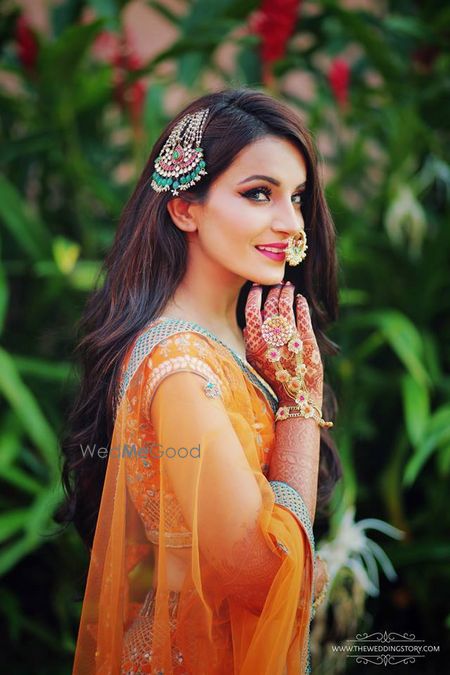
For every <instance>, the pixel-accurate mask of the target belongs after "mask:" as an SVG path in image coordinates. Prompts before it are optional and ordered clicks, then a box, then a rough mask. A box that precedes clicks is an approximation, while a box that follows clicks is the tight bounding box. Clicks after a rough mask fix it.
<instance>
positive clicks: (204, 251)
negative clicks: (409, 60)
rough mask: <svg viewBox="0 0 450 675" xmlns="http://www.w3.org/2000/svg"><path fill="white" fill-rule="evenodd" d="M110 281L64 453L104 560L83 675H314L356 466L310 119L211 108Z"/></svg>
mask: <svg viewBox="0 0 450 675" xmlns="http://www.w3.org/2000/svg"><path fill="white" fill-rule="evenodd" d="M306 236H308V245H307V244H306ZM307 248H308V251H309V253H308V255H306V249H307ZM303 260H304V262H303ZM300 262H303V264H302V265H300V266H299V263H300ZM104 271H105V279H104V284H103V286H102V288H101V289H100V290H97V291H96V293H95V294H93V295H92V297H91V299H90V301H89V303H88V306H87V309H86V313H85V316H84V319H83V324H82V329H83V331H84V333H85V335H84V337H83V339H82V340H81V341H80V344H79V348H78V349H79V351H80V353H81V355H82V365H83V368H84V373H83V378H82V386H81V389H80V395H79V399H78V401H77V403H76V405H75V407H74V410H73V412H72V415H71V420H70V428H71V431H70V433H69V434H68V435H67V438H66V439H65V442H64V443H63V450H64V452H65V455H66V462H65V467H64V473H63V476H64V481H65V487H66V490H67V492H68V496H69V499H68V503H67V507H66V513H65V514H60V518H61V519H65V520H66V521H68V520H73V521H74V522H75V524H76V526H77V528H78V530H79V531H80V533H81V535H82V537H83V539H84V540H85V542H86V543H87V545H88V547H89V549H90V552H91V560H90V566H89V572H88V578H87V584H86V590H85V596H84V602H83V608H82V615H81V621H80V628H79V634H78V641H77V648H76V654H75V662H74V670H73V673H74V674H75V675H87V674H89V673H102V674H103V673H105V674H106V673H108V674H110V673H111V674H112V673H114V674H116V673H117V674H119V673H120V674H121V675H123V674H125V673H166V674H167V673H174V674H181V673H189V674H195V675H200V674H201V675H203V674H206V673H208V674H209V673H211V674H212V675H215V674H222V673H224V674H225V673H227V675H229V674H230V673H239V674H241V675H243V674H248V675H250V674H251V675H254V674H255V673H258V674H262V673H267V675H269V674H270V675H276V674H278V673H279V674H280V675H281V674H282V673H287V674H288V675H291V674H294V673H304V672H309V669H310V664H309V659H310V654H309V642H308V639H309V624H310V620H311V618H312V603H313V599H314V596H317V595H318V594H320V591H323V590H324V586H325V584H324V581H325V570H324V569H323V567H322V566H321V564H320V563H319V562H315V561H314V536H313V530H312V523H313V521H314V517H315V512H316V503H318V505H319V507H320V508H321V510H322V511H323V509H324V507H325V505H326V503H327V502H328V500H329V497H330V495H331V492H332V489H333V487H334V485H335V483H336V481H337V480H338V478H339V477H340V472H341V469H340V464H339V460H338V457H337V454H336V451H335V449H334V446H333V443H332V441H331V438H330V435H329V432H328V431H327V429H328V427H329V426H332V422H330V421H329V419H328V418H329V416H330V414H331V412H332V411H331V404H332V403H333V400H332V395H331V392H330V391H329V390H327V389H326V390H325V392H326V393H327V397H326V401H323V393H324V388H323V366H322V360H321V351H322V352H324V353H329V354H333V353H335V352H336V351H337V347H336V345H334V344H333V343H332V342H330V341H329V340H328V339H327V338H326V337H325V335H324V333H323V329H324V327H325V326H326V324H327V323H329V322H330V321H331V320H334V319H335V318H336V315H337V290H336V260H335V234H334V228H333V224H332V220H331V217H330V214H329V212H328V209H327V206H326V203H325V199H324V196H323V191H322V188H321V185H320V181H319V178H318V173H317V160H316V156H315V152H314V149H313V144H312V141H311V139H310V137H309V135H308V133H307V131H306V130H305V128H304V126H303V124H302V122H301V120H300V119H299V118H298V117H297V115H295V114H294V112H293V111H291V110H290V109H289V108H288V107H287V106H285V105H283V104H281V103H280V102H278V101H276V100H274V99H273V98H271V97H270V96H267V95H265V94H263V93H260V92H257V91H251V90H247V89H238V90H226V91H223V92H219V93H214V94H211V95H208V96H204V97H202V98H200V99H198V100H196V101H194V102H193V103H191V104H190V105H189V106H188V107H187V108H186V109H185V110H183V111H182V112H181V113H180V114H179V115H178V116H177V117H176V118H175V119H174V120H173V121H172V122H171V124H170V125H169V126H168V128H167V129H166V130H165V131H164V132H163V133H162V135H161V136H160V138H159V139H158V141H157V142H156V144H155V147H154V149H153V151H152V154H151V156H150V158H149V161H148V163H147V165H146V167H145V169H144V171H143V173H142V176H141V178H140V180H139V183H138V185H137V187H136V189H135V191H134V193H133V195H132V196H131V198H130V200H129V202H128V204H127V206H126V207H125V209H124V212H123V215H122V218H121V222H120V225H119V228H118V231H117V235H116V239H115V242H114V245H113V247H112V249H111V252H110V253H109V255H108V257H107V259H106V263H105V270H104ZM283 280H284V281H286V283H282V282H283ZM263 291H264V295H265V294H266V292H267V291H268V293H267V297H266V298H265V301H264V304H263V300H262V296H263ZM297 291H298V292H297ZM300 291H301V292H302V294H300ZM306 298H308V300H309V305H308V301H307V299H306ZM262 305H263V306H262ZM309 306H310V307H311V316H310V309H309ZM313 324H314V330H313ZM244 326H245V328H244ZM175 375H176V376H175ZM169 376H170V377H169ZM322 407H323V409H322ZM322 414H325V418H326V419H324V417H322ZM320 450H322V453H321V454H322V462H321V463H320V467H319V456H320ZM319 468H320V471H319ZM318 482H319V485H318ZM315 568H316V571H315V573H314V570H315Z"/></svg>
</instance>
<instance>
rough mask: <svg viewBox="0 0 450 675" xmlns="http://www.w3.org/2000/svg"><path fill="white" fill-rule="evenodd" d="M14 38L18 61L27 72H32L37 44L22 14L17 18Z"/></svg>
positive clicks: (36, 55)
mask: <svg viewBox="0 0 450 675" xmlns="http://www.w3.org/2000/svg"><path fill="white" fill-rule="evenodd" d="M15 39H16V44H17V55H18V57H19V61H20V63H21V64H22V66H23V67H24V68H25V70H27V71H28V72H30V73H31V72H34V69H35V66H36V62H37V57H38V52H39V45H38V41H37V39H36V36H35V33H34V32H33V31H32V30H31V27H30V24H29V23H28V21H27V19H26V17H25V16H24V15H23V14H21V15H20V16H19V18H18V19H17V23H16V29H15Z"/></svg>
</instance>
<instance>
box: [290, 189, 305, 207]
mask: <svg viewBox="0 0 450 675" xmlns="http://www.w3.org/2000/svg"><path fill="white" fill-rule="evenodd" d="M296 197H298V201H294V204H299V205H300V206H301V205H302V204H303V192H296V193H295V195H292V200H295V198H296Z"/></svg>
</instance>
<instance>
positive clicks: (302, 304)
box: [295, 293, 314, 339]
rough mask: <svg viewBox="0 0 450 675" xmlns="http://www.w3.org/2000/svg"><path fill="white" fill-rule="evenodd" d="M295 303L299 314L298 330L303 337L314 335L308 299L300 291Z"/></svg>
mask: <svg viewBox="0 0 450 675" xmlns="http://www.w3.org/2000/svg"><path fill="white" fill-rule="evenodd" d="M295 305H296V314H297V330H298V332H299V334H300V337H301V338H302V339H306V338H311V337H314V331H313V327H312V323H311V315H310V313H309V305H308V301H307V299H306V298H305V297H304V296H303V295H301V294H300V293H298V294H297V295H296V298H295Z"/></svg>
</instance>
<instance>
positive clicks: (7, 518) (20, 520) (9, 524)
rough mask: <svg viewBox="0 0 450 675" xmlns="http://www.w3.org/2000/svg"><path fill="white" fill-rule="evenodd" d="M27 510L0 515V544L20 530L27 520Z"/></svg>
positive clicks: (16, 510)
mask: <svg viewBox="0 0 450 675" xmlns="http://www.w3.org/2000/svg"><path fill="white" fill-rule="evenodd" d="M29 516H30V514H29V511H28V509H14V510H11V511H8V513H5V514H2V515H0V542H2V543H3V542H4V541H6V540H7V539H9V538H10V537H12V536H13V535H14V534H16V533H17V532H19V531H20V530H22V529H23V528H24V527H25V525H26V523H27V520H28V518H29Z"/></svg>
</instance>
